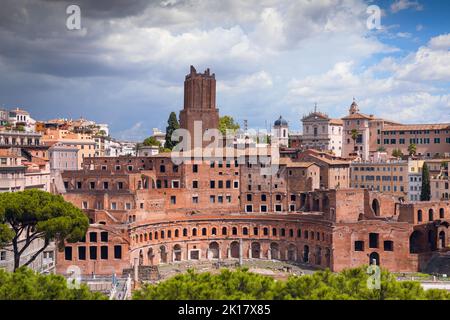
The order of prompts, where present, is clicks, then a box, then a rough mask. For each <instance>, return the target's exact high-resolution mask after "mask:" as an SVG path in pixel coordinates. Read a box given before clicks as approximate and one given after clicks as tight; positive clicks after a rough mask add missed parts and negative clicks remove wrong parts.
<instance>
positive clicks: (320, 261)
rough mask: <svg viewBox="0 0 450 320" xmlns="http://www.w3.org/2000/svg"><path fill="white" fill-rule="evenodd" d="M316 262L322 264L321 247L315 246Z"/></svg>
mask: <svg viewBox="0 0 450 320" xmlns="http://www.w3.org/2000/svg"><path fill="white" fill-rule="evenodd" d="M316 264H317V265H319V266H320V265H321V264H322V248H321V247H316Z"/></svg>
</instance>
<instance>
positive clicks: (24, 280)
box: [0, 267, 106, 300]
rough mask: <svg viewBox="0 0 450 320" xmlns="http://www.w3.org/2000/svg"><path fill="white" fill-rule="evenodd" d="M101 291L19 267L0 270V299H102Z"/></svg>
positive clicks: (59, 277) (61, 277) (104, 297)
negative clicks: (75, 285)
mask: <svg viewBox="0 0 450 320" xmlns="http://www.w3.org/2000/svg"><path fill="white" fill-rule="evenodd" d="M104 299H106V296H104V295H102V294H101V293H94V292H91V291H89V288H88V287H87V286H86V285H84V284H81V285H80V286H79V287H78V288H75V287H74V288H70V287H69V286H68V285H67V280H66V279H65V278H64V277H63V276H59V275H42V274H37V273H35V272H33V271H32V270H30V269H28V268H25V267H21V268H19V269H17V270H16V272H7V271H5V270H0V300H104Z"/></svg>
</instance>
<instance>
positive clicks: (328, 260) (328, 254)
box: [325, 248, 331, 268]
mask: <svg viewBox="0 0 450 320" xmlns="http://www.w3.org/2000/svg"><path fill="white" fill-rule="evenodd" d="M325 259H326V267H328V268H330V267H331V250H330V249H329V248H326V249H325Z"/></svg>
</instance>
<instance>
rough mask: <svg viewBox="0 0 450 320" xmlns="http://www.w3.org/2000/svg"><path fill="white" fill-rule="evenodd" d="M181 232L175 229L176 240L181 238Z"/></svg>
mask: <svg viewBox="0 0 450 320" xmlns="http://www.w3.org/2000/svg"><path fill="white" fill-rule="evenodd" d="M179 233H180V232H179V231H178V229H175V238H178V236H179Z"/></svg>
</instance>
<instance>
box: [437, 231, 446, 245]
mask: <svg viewBox="0 0 450 320" xmlns="http://www.w3.org/2000/svg"><path fill="white" fill-rule="evenodd" d="M439 244H440V246H441V249H444V248H445V247H446V243H445V232H444V231H441V232H439Z"/></svg>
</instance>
